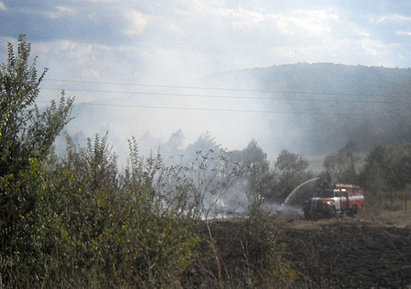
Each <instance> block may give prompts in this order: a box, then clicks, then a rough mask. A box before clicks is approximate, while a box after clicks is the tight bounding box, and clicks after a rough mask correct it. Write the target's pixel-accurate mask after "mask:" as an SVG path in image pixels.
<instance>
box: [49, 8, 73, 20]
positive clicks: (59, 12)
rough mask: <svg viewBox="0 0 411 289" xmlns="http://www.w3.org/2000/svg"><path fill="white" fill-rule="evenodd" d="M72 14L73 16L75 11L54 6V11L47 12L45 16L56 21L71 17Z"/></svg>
mask: <svg viewBox="0 0 411 289" xmlns="http://www.w3.org/2000/svg"><path fill="white" fill-rule="evenodd" d="M74 14H75V9H73V8H70V7H67V6H56V11H53V12H47V16H48V17H50V18H52V19H58V18H61V17H63V16H67V15H71V16H73V15H74Z"/></svg>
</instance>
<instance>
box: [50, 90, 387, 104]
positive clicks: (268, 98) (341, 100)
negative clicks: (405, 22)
mask: <svg viewBox="0 0 411 289" xmlns="http://www.w3.org/2000/svg"><path fill="white" fill-rule="evenodd" d="M42 89H44V90H65V91H79V92H99V93H115V94H132V95H161V96H182V97H202V98H227V99H259V100H286V101H313V102H355V103H376V104H378V103H381V104H389V103H394V102H393V101H379V100H357V99H319V98H287V97H260V96H232V95H209V94H185V93H165V92H144V91H119V90H101V89H80V88H68V89H62V88H55V87H43V88H42Z"/></svg>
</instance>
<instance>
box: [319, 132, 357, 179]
mask: <svg viewBox="0 0 411 289" xmlns="http://www.w3.org/2000/svg"><path fill="white" fill-rule="evenodd" d="M360 162H361V157H360V155H359V143H358V141H356V140H353V139H351V140H349V141H348V142H347V144H346V145H345V146H344V147H343V148H342V149H340V150H339V151H338V152H337V153H335V154H332V155H328V156H326V157H325V159H324V163H323V166H324V168H325V170H326V172H327V173H329V174H330V176H331V178H332V179H333V181H334V182H343V183H353V184H356V183H358V172H359V166H360Z"/></svg>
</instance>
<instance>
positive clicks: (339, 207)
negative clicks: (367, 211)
mask: <svg viewBox="0 0 411 289" xmlns="http://www.w3.org/2000/svg"><path fill="white" fill-rule="evenodd" d="M363 208H364V192H363V190H362V189H361V188H360V187H359V186H354V185H350V184H336V185H335V186H334V188H333V189H318V190H316V191H315V192H314V196H313V197H312V198H310V199H308V200H307V201H305V202H304V204H303V208H302V210H303V211H304V216H305V218H306V219H312V218H315V217H321V216H322V217H333V216H343V215H344V213H346V214H347V215H348V216H356V215H357V213H358V212H359V211H360V210H362V209H363Z"/></svg>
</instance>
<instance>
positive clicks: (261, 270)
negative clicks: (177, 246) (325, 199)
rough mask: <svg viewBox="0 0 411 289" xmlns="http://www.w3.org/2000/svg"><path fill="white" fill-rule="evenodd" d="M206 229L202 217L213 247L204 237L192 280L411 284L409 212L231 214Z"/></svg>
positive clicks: (248, 284)
mask: <svg viewBox="0 0 411 289" xmlns="http://www.w3.org/2000/svg"><path fill="white" fill-rule="evenodd" d="M209 229H210V230H208V228H207V226H206V225H205V224H202V225H200V226H199V227H198V233H200V235H203V238H202V239H203V240H207V239H208V240H210V238H211V240H212V243H213V244H214V250H211V249H207V248H210V247H211V248H213V246H207V245H209V244H206V243H204V252H205V253H204V255H202V256H201V257H199V260H198V262H196V266H193V268H191V271H190V272H191V273H190V274H189V276H187V280H189V282H190V283H189V286H188V287H197V288H205V287H207V286H213V287H221V286H223V287H226V288H240V287H241V288H255V287H258V288H266V287H274V288H411V214H410V213H409V212H403V211H395V212H393V211H389V210H382V209H381V210H378V209H376V208H368V209H367V210H366V211H364V212H362V213H361V214H360V215H359V216H358V217H356V218H347V217H344V218H335V219H325V220H318V221H306V220H303V219H301V217H298V216H289V215H274V216H270V217H264V218H261V219H254V220H251V219H248V220H245V219H226V220H218V221H213V222H211V223H210V224H209ZM210 232H211V233H212V235H210ZM209 243H210V241H209ZM205 272H207V274H205ZM194 280H196V281H194ZM203 280H207V281H203ZM213 282H214V283H213Z"/></svg>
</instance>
